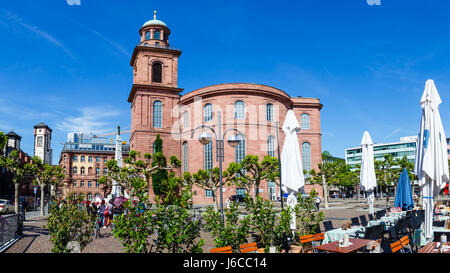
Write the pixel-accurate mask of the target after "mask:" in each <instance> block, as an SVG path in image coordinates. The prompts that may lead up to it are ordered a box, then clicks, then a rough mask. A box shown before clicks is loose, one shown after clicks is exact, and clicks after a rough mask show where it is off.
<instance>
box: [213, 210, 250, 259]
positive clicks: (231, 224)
mask: <svg viewBox="0 0 450 273" xmlns="http://www.w3.org/2000/svg"><path fill="white" fill-rule="evenodd" d="M224 212H225V215H224V216H225V217H224V218H225V223H224V227H222V219H221V215H220V212H218V211H216V210H214V209H213V208H212V207H208V210H207V211H206V213H205V214H204V219H205V222H206V225H205V230H206V231H208V232H211V235H212V237H213V238H214V244H215V246H216V247H224V246H231V248H232V249H233V252H236V253H237V252H239V246H240V245H242V244H245V243H247V237H248V235H249V231H250V225H251V223H250V216H246V217H244V218H243V219H241V220H239V214H240V213H239V210H238V204H237V203H236V202H231V203H230V208H228V209H225V210H224Z"/></svg>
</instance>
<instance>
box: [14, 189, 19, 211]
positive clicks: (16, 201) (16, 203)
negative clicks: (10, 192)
mask: <svg viewBox="0 0 450 273" xmlns="http://www.w3.org/2000/svg"><path fill="white" fill-rule="evenodd" d="M19 194H20V184H19V183H14V211H15V212H16V214H19V213H20V207H19V202H20V200H19Z"/></svg>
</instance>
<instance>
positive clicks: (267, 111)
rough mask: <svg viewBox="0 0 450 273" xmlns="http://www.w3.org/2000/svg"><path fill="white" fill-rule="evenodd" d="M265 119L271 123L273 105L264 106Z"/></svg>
mask: <svg viewBox="0 0 450 273" xmlns="http://www.w3.org/2000/svg"><path fill="white" fill-rule="evenodd" d="M266 117H267V121H273V105H272V104H271V103H268V104H267V105H266Z"/></svg>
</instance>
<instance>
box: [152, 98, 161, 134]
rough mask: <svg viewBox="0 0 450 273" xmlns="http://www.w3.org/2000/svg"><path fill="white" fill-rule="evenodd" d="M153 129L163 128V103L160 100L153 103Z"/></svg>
mask: <svg viewBox="0 0 450 273" xmlns="http://www.w3.org/2000/svg"><path fill="white" fill-rule="evenodd" d="M153 127H154V128H162V103H161V101H159V100H157V101H155V102H153Z"/></svg>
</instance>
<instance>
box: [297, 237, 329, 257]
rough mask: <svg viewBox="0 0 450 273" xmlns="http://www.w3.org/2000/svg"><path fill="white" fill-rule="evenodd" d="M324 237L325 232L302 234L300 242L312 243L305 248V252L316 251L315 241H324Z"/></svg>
mask: <svg viewBox="0 0 450 273" xmlns="http://www.w3.org/2000/svg"><path fill="white" fill-rule="evenodd" d="M323 239H325V236H324V234H323V233H317V234H309V235H305V236H301V237H300V244H302V245H303V244H308V243H311V245H308V246H306V247H304V248H303V252H305V253H309V252H314V251H315V250H314V246H313V244H314V242H319V241H322V240H323Z"/></svg>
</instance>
